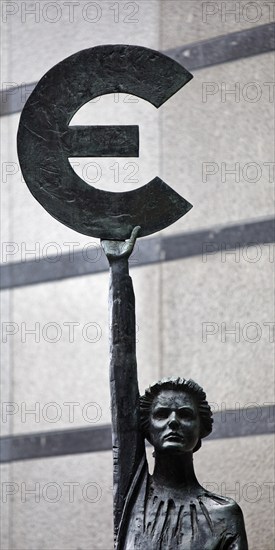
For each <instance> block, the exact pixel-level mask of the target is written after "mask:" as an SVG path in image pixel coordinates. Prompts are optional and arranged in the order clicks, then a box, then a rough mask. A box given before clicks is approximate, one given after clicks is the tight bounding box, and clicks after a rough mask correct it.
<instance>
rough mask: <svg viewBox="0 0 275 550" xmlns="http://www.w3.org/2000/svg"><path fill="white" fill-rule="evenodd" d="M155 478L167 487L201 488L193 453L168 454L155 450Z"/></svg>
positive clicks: (158, 482)
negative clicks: (195, 470) (195, 469)
mask: <svg viewBox="0 0 275 550" xmlns="http://www.w3.org/2000/svg"><path fill="white" fill-rule="evenodd" d="M153 480H154V481H155V482H156V483H157V484H159V485H163V486H165V487H171V488H180V487H181V488H182V489H187V490H188V489H195V488H200V484H199V482H198V480H197V478H196V475H195V472H194V465H193V453H183V454H181V453H179V454H176V453H175V454H170V453H169V454H168V453H159V452H157V451H155V468H154V473H153Z"/></svg>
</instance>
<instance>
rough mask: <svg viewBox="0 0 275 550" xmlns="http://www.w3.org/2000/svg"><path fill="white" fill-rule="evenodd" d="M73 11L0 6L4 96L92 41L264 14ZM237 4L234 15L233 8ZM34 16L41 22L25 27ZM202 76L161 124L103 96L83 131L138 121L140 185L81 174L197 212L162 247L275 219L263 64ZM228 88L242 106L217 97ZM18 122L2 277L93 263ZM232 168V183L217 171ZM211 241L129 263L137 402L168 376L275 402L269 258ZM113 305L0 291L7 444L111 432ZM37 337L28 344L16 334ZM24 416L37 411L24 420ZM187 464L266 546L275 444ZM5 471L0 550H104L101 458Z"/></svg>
mask: <svg viewBox="0 0 275 550" xmlns="http://www.w3.org/2000/svg"><path fill="white" fill-rule="evenodd" d="M68 4H70V6H69V5H68ZM72 4H73V3H67V5H66V3H65V2H61V1H60V2H45V1H44V0H43V1H41V2H39V3H38V2H37V3H34V2H29V1H27V2H4V3H3V6H4V7H3V9H2V51H3V53H4V56H3V57H4V64H3V72H2V88H3V89H5V88H6V87H7V86H8V84H9V85H10V86H12V85H14V86H15V85H21V84H22V83H30V82H35V81H37V80H38V79H40V77H42V76H43V74H44V73H45V72H46V71H47V70H49V69H50V68H51V67H52V66H53V65H54V64H55V63H57V62H59V61H60V60H62V59H63V58H65V57H67V56H69V55H70V54H72V53H74V52H76V51H78V50H81V49H84V48H88V47H91V46H94V45H97V44H105V43H132V44H140V45H143V46H147V47H151V48H154V49H158V50H163V51H164V50H166V49H169V48H174V47H177V46H181V45H184V44H188V43H191V42H195V41H198V40H204V39H207V38H211V37H214V36H218V35H220V34H227V33H229V32H234V31H239V30H245V29H247V28H251V27H253V26H258V25H261V24H264V23H267V22H270V20H271V18H270V10H271V7H270V5H269V3H263V2H253V3H250V4H253V5H254V8H253V6H250V7H249V6H248V2H245V1H242V2H236V3H232V2H220V1H217V2H201V1H200V0H196V1H194V0H192V1H189V0H187V1H186V0H169V1H168V0H167V1H166V0H150V1H149V0H137V1H135V2H125V1H122V0H120V1H119V2H113V1H107V0H106V1H105V0H100V1H98V2H86V0H80V1H79V2H78V3H77V2H75V3H74V4H75V6H74V8H73V6H72ZM232 4H235V5H236V6H237V7H236V10H237V11H235V14H230V13H229V11H228V10H230V9H232ZM31 9H34V10H35V14H33V15H31V14H27V12H26V10H31ZM253 10H254V11H253ZM8 12H9V13H8ZM212 12H213V13H212ZM55 20H56V21H55ZM51 21H52V22H51ZM54 21H55V22H54ZM194 77H195V78H194V79H193V80H192V81H191V82H190V83H189V84H188V85H187V86H186V87H185V88H183V90H182V91H180V92H179V93H178V94H176V95H175V96H174V97H173V98H171V99H170V100H169V101H168V102H167V104H165V105H164V106H163V107H162V108H161V109H160V110H159V111H156V109H154V108H153V107H152V106H150V105H148V104H146V103H145V102H144V101H142V100H138V101H137V102H130V103H129V100H131V99H132V98H125V97H124V96H123V97H122V98H121V97H120V98H115V97H110V98H101V99H100V101H98V102H93V103H92V104H89V105H87V106H85V107H83V108H82V109H81V110H80V111H79V113H77V115H76V117H78V119H76V118H75V120H78V121H79V122H81V121H82V122H84V121H85V123H86V124H87V123H91V124H95V123H98V124H118V123H120V124H123V123H125V122H126V121H127V122H126V123H128V124H134V123H136V124H139V125H140V158H139V159H133V160H134V170H135V175H134V179H135V180H137V181H135V182H134V183H133V182H131V181H129V178H130V177H131V167H130V168H129V166H128V167H127V166H125V165H126V162H124V160H125V159H104V160H103V159H92V160H93V161H95V162H96V163H97V165H96V166H95V165H94V166H90V167H89V168H88V169H87V165H86V164H85V163H82V164H81V161H80V160H79V165H78V166H77V167H76V168H75V169H76V170H78V171H79V172H78V173H81V174H82V175H83V177H84V179H85V177H86V179H87V181H88V183H89V181H90V183H91V180H94V179H95V178H96V177H97V175H98V172H97V170H98V166H99V168H100V170H101V172H102V177H101V178H99V179H98V181H97V182H96V186H97V187H101V188H109V189H113V190H114V189H115V190H119V189H123V190H128V189H131V188H133V185H134V186H135V187H138V186H139V185H142V184H144V183H145V182H146V181H148V180H149V179H151V178H152V177H153V176H155V175H157V174H158V175H159V176H160V177H163V179H164V180H165V181H167V182H168V184H170V185H171V186H172V187H173V188H174V189H175V190H177V191H178V192H179V193H180V194H181V195H183V196H184V197H185V198H186V199H187V200H189V201H190V202H191V203H192V204H193V205H194V208H193V209H192V210H191V212H190V213H188V215H187V216H186V217H184V218H182V219H181V220H179V221H178V222H177V223H176V224H174V225H173V226H171V227H169V228H167V229H166V230H165V231H163V235H172V234H177V233H181V232H187V231H193V230H197V229H199V228H205V229H209V228H215V227H216V226H219V225H223V226H226V225H230V224H233V223H240V224H242V223H244V222H246V221H253V220H261V219H265V218H267V219H268V218H270V217H272V215H273V214H274V204H273V194H274V178H273V176H272V171H271V168H272V165H271V164H270V163H272V162H274V100H272V97H271V96H269V91H270V89H271V88H269V86H268V83H272V82H273V83H274V59H273V54H272V53H267V54H264V55H260V56H255V57H253V58H247V59H241V60H238V61H236V62H232V63H228V64H222V65H218V66H214V67H208V68H206V69H203V70H200V71H196V72H194ZM251 83H256V86H255V85H252V84H251ZM232 88H234V89H235V90H236V93H235V94H227V95H226V94H225V90H229V89H232ZM239 92H240V96H239V97H238V93H239ZM236 94H237V95H236ZM255 98H256V100H255ZM123 100H126V102H125V101H123ZM23 102H24V98H23V100H22V103H23ZM18 121H19V115H18V114H13V115H10V116H5V117H3V118H2V119H1V127H2V136H3V138H2V143H3V146H2V160H1V163H2V182H1V189H2V190H1V195H2V198H1V201H2V202H1V208H2V212H3V215H4V216H2V241H3V243H9V245H10V247H9V246H7V245H6V244H4V247H2V264H7V262H19V261H25V260H28V259H34V258H35V259H36V260H37V262H38V263H39V261H40V259H41V258H42V257H45V256H46V257H50V256H51V255H55V254H58V255H59V256H58V257H60V255H62V254H64V253H67V252H68V246H69V245H68V243H70V246H71V247H72V246H73V247H74V250H79V251H84V253H85V254H86V259H87V261H94V260H96V257H93V255H92V253H93V250H94V249H92V247H91V246H89V244H91V241H90V240H89V238H88V237H85V236H83V235H80V234H77V233H75V232H74V231H72V230H69V229H67V228H65V227H63V226H62V225H61V224H59V223H58V222H57V221H55V220H54V219H53V218H51V217H50V216H49V215H48V214H47V213H46V211H44V210H43V208H42V207H41V206H40V205H39V204H38V203H37V202H36V201H35V199H34V198H33V197H32V196H31V195H30V193H29V191H28V189H27V187H26V185H25V184H24V183H23V182H22V178H21V174H20V171H19V167H18V159H17V155H16V131H17V126H18ZM76 160H77V159H76ZM86 160H87V159H85V161H86ZM127 160H128V159H127ZM131 160H132V159H129V161H131ZM115 162H117V163H118V165H116V168H115V169H116V170H118V177H116V178H115V171H114V170H115V169H114V163H115ZM117 166H118V168H117ZM233 169H234V170H235V174H234V173H231V174H229V173H227V172H226V170H233ZM117 180H118V181H117ZM125 180H126V181H125ZM115 185H116V187H114V186H115ZM92 244H94V245H97V244H98V241H96V240H92ZM208 244H209V243H207V242H206V243H202V245H203V246H202V253H201V255H197V256H195V257H192V258H187V259H184V260H177V261H174V262H169V263H165V262H164V263H161V264H156V265H154V266H146V267H141V266H139V265H138V260H137V257H133V260H132V263H131V274H132V277H133V281H134V288H135V293H136V306H137V355H138V367H139V380H140V390H141V391H143V390H144V388H145V387H147V386H148V385H149V384H150V383H152V382H154V381H156V380H157V379H159V378H161V377H162V376H166V375H172V374H176V375H181V376H185V377H189V376H191V377H193V378H194V379H195V380H197V381H198V382H199V383H200V384H202V385H203V387H204V388H205V390H206V392H207V395H208V399H209V401H210V402H211V403H212V404H213V409H214V410H216V411H219V410H221V409H222V408H224V409H233V410H236V411H237V412H238V410H242V409H246V408H247V407H249V406H251V405H253V406H254V407H255V406H256V407H258V410H259V414H260V411H261V407H262V406H264V405H265V406H266V405H269V404H271V403H273V402H274V350H273V345H272V332H271V331H270V327H271V325H270V323H272V322H274V310H273V297H274V286H273V285H274V282H273V281H274V255H273V251H274V248H273V247H272V245H265V246H264V245H257V247H254V248H253V247H252V246H251V247H246V248H245V249H241V250H240V249H239V248H238V243H237V242H236V247H235V250H233V252H234V254H232V251H231V253H229V252H228V253H226V251H225V250H224V249H223V248H222V247H221V249H219V250H216V251H215V253H214V254H210V253H208V252H207V251H209V250H210V249H209V248H207V246H208ZM87 245H88V246H87ZM30 250H35V252H34V253H32V254H31V253H28V251H30ZM58 257H57V261H59V260H58ZM73 261H74V260H73ZM107 302H108V274H107V273H101V274H95V275H90V276H84V277H79V278H72V279H67V280H64V281H60V282H51V283H44V284H38V285H33V286H28V287H20V288H18V289H12V290H5V291H3V292H2V293H1V306H2V310H3V313H2V320H3V321H4V322H10V323H13V325H12V326H13V327H14V334H12V335H9V336H8V335H6V333H5V331H4V332H3V334H2V353H1V357H2V401H3V402H5V403H7V402H12V403H13V404H14V405H13V406H14V408H13V409H10V411H11V410H12V412H13V413H14V414H8V415H6V416H3V418H2V420H3V422H2V431H1V434H2V435H8V434H11V435H15V434H23V433H35V432H43V431H45V432H46V431H49V430H59V429H64V428H78V427H88V426H92V425H97V424H100V423H101V424H106V423H108V422H110V409H109V389H108V311H107ZM72 323H75V325H74V334H73V336H72V334H71V333H69V327H70V326H71V327H72ZM49 326H50V328H47V327H49ZM54 327H56V328H54ZM34 328H35V329H36V333H35V334H31V333H27V332H26V330H31V329H34ZM17 329H18V330H17ZM234 329H235V333H229V332H228V331H230V330H234ZM55 330H56V332H55ZM211 332H212V334H211ZM55 334H56V337H57V338H56V342H54V341H53V340H54V339H55ZM59 336H60V338H59ZM70 340H72V341H70ZM52 403H55V406H53V405H50V404H52ZM73 403H74V404H75V406H74V413H73V416H71V417H70V415H69V405H68V404H71V407H72V404H73ZM31 409H32V410H34V411H35V413H33V414H30V413H29V414H28V413H27V411H28V410H31ZM5 410H7V409H5ZM60 411H61V416H60V414H59V413H60ZM71 411H72V408H71ZM57 412H58V414H57ZM236 414H237V413H236ZM252 421H253V420H252ZM150 453H151V451H149V455H150ZM150 460H151V458H150ZM195 464H196V468H197V474H198V478H199V480H200V481H201V482H202V483H204V484H205V485H207V486H209V489H210V490H214V491H215V492H218V493H222V494H225V495H228V496H232V497H233V498H235V500H237V501H238V502H239V504H240V505H241V507H242V508H243V511H244V515H245V520H246V525H247V532H248V538H249V545H250V546H249V548H250V550H274V524H273V519H272V518H273V515H274V438H273V436H272V435H259V436H251V437H243V438H229V439H219V440H215V441H209V442H207V441H206V442H205V443H204V444H203V447H202V449H201V450H200V452H199V453H197V454H196V456H195ZM1 472H2V473H1V475H2V479H1V481H2V510H3V513H2V540H1V548H3V550H31V549H33V550H46V549H49V550H67V549H68V550H69V549H70V550H111V548H112V489H111V485H112V460H111V453H110V452H102V453H90V454H83V455H74V456H65V457H53V458H47V459H40V460H27V461H18V462H14V463H11V464H5V465H2V467H1ZM8 484H10V485H8ZM211 484H212V488H211ZM30 490H33V491H34V492H33V493H27V491H30Z"/></svg>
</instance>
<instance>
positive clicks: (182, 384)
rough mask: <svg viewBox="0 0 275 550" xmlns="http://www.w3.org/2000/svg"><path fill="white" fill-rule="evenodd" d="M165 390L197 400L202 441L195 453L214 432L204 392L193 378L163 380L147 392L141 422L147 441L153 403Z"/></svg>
mask: <svg viewBox="0 0 275 550" xmlns="http://www.w3.org/2000/svg"><path fill="white" fill-rule="evenodd" d="M163 390H174V391H177V392H183V393H189V394H190V395H191V396H192V397H193V398H194V399H195V401H196V403H197V406H198V412H199V417H200V439H199V441H198V443H197V445H196V447H195V448H194V450H193V452H196V451H197V450H198V449H199V448H200V447H201V439H202V438H203V437H207V436H208V435H209V434H210V433H211V432H212V424H213V418H212V411H211V409H210V406H209V405H208V402H207V401H206V394H205V392H204V390H203V389H202V387H201V386H199V384H197V383H196V382H194V380H192V379H191V378H190V379H189V380H186V379H185V378H180V377H178V378H176V377H171V378H162V380H159V381H158V382H157V383H156V384H154V385H153V386H149V388H147V389H146V390H145V394H144V395H142V396H141V397H140V421H141V427H142V430H143V433H144V435H145V437H146V439H148V441H150V422H149V419H150V413H151V409H152V403H153V401H154V399H155V398H156V397H157V396H158V395H159V393H160V392H161V391H163Z"/></svg>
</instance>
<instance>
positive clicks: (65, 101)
mask: <svg viewBox="0 0 275 550" xmlns="http://www.w3.org/2000/svg"><path fill="white" fill-rule="evenodd" d="M191 78H192V75H191V74H190V73H189V72H188V71H187V70H186V69H184V68H183V67H182V66H181V65H179V64H178V63H177V62H176V61H173V60H172V59H170V58H169V57H167V56H165V55H163V54H161V53H159V52H157V51H154V50H150V49H148V48H143V47H141V46H127V45H116V46H114V45H113V46H112V45H110V46H109V45H108V46H97V47H95V48H89V49H87V50H83V51H80V52H78V53H76V54H74V55H72V56H70V57H68V58H67V59H65V60H64V61H61V63H58V64H57V65H56V66H55V67H53V68H52V69H50V70H49V71H48V72H47V73H46V74H45V75H44V76H43V78H42V79H41V80H40V82H39V83H38V84H37V86H36V88H35V90H34V91H33V93H32V94H31V96H30V97H29V99H28V101H27V103H26V105H25V107H24V109H23V112H22V115H21V120H20V124H19V130H18V156H19V161H20V166H21V170H22V173H23V176H24V179H25V181H26V183H27V185H28V187H29V189H30V191H31V193H32V194H33V195H34V197H35V198H36V199H37V200H38V201H39V202H40V203H41V204H42V206H43V207H44V208H45V209H46V210H47V211H48V212H49V213H50V214H51V215H52V216H53V217H54V218H56V219H57V220H59V221H60V222H62V223H63V224H65V225H67V226H68V227H70V228H71V229H74V230H75V231H78V232H79V233H84V234H85V235H89V236H91V237H98V238H101V239H118V240H119V239H127V238H128V237H129V236H130V234H131V231H132V230H133V228H134V227H135V226H137V225H139V226H141V230H140V233H139V236H140V237H143V236H145V235H150V234H151V233H154V232H156V231H159V230H161V229H163V228H165V227H167V226H168V225H170V224H171V223H173V222H175V221H176V220H177V219H178V218H180V217H181V216H183V215H184V214H186V212H188V210H190V208H192V206H191V204H190V203H189V202H188V201H186V200H185V199H184V198H182V197H181V196H180V195H178V193H176V192H175V191H174V190H172V189H171V187H169V186H168V185H167V184H166V183H165V182H164V181H162V180H161V179H160V178H159V177H155V178H154V179H153V180H152V181H150V182H149V183H147V184H146V185H143V186H142V187H140V188H139V189H135V190H133V191H128V192H126V193H125V192H124V193H114V192H111V191H110V192H109V191H102V190H100V189H96V188H94V187H92V186H90V185H88V184H87V183H86V182H85V181H83V180H82V179H81V178H80V177H79V176H77V174H76V173H75V172H74V170H73V169H72V167H71V165H70V163H69V160H68V158H69V157H76V156H77V157H94V156H96V157H100V156H102V157H120V156H121V157H138V155H139V139H138V138H139V128H138V126H69V123H70V121H71V119H72V117H73V116H74V114H75V113H76V112H77V111H78V110H79V109H80V108H81V107H82V105H84V104H85V103H87V102H88V101H90V100H92V99H95V98H96V97H98V96H101V95H104V94H110V93H114V92H116V93H118V92H120V93H127V94H132V95H135V96H138V97H140V98H142V99H145V100H146V101H149V102H150V103H151V104H152V105H154V106H155V107H157V108H158V107H160V106H161V105H163V103H164V102H165V101H167V99H169V98H170V97H171V96H172V95H173V94H175V93H176V92H177V91H178V90H179V89H180V88H181V87H182V86H184V85H185V84H186V83H187V82H188V81H189V80H190V79H191Z"/></svg>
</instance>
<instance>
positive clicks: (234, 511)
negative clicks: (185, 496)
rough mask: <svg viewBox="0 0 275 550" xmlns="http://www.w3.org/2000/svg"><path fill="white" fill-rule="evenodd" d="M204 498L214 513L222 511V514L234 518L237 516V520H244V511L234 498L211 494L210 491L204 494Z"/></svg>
mask: <svg viewBox="0 0 275 550" xmlns="http://www.w3.org/2000/svg"><path fill="white" fill-rule="evenodd" d="M203 497H204V500H205V504H206V507H207V508H208V507H209V508H210V509H212V510H213V511H218V510H220V511H222V512H226V513H228V514H230V515H232V516H235V517H236V519H237V518H239V519H242V518H243V513H242V510H241V508H240V506H239V505H238V504H237V502H236V501H235V500H233V498H229V497H225V496H222V495H217V494H216V493H210V491H206V490H205V491H204V493H203ZM207 505H208V506H207Z"/></svg>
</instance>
